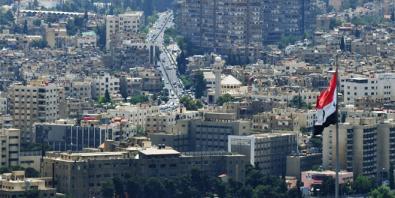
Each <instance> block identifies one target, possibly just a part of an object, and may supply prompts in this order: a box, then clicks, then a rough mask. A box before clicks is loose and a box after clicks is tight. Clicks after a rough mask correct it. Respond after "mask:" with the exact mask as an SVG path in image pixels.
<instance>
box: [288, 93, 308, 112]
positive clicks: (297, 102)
mask: <svg viewBox="0 0 395 198" xmlns="http://www.w3.org/2000/svg"><path fill="white" fill-rule="evenodd" d="M288 106H290V107H293V108H298V109H305V108H307V106H308V105H307V104H306V102H305V101H304V100H303V98H302V96H294V97H293V98H292V99H291V100H290V101H289V104H288Z"/></svg>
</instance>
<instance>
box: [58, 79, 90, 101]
mask: <svg viewBox="0 0 395 198" xmlns="http://www.w3.org/2000/svg"><path fill="white" fill-rule="evenodd" d="M64 94H65V97H70V98H74V99H80V100H87V99H88V100H90V99H92V82H91V81H89V80H84V81H69V82H67V83H64Z"/></svg>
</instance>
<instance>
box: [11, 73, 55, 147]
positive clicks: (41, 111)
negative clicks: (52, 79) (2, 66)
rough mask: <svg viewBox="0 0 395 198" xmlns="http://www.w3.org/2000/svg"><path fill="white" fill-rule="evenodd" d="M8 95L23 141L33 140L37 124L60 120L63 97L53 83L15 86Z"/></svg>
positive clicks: (35, 81) (39, 80)
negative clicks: (33, 131)
mask: <svg viewBox="0 0 395 198" xmlns="http://www.w3.org/2000/svg"><path fill="white" fill-rule="evenodd" d="M8 94H9V99H10V100H9V102H10V113H11V115H12V119H13V121H14V123H13V124H14V127H15V128H18V129H20V130H21V136H22V141H25V142H26V141H27V142H29V141H30V140H31V131H32V126H33V124H34V123H35V122H53V121H55V120H57V119H58V118H59V104H60V101H61V100H62V98H61V97H62V96H61V93H60V88H59V87H58V86H57V85H55V84H53V83H48V82H47V81H45V80H42V79H38V80H34V81H31V82H30V83H29V84H27V85H22V84H15V85H13V86H11V87H10V89H9V93H8Z"/></svg>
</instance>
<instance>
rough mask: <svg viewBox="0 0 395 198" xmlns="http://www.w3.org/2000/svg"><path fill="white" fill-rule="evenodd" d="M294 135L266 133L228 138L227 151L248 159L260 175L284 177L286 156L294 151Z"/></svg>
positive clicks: (295, 144)
mask: <svg viewBox="0 0 395 198" xmlns="http://www.w3.org/2000/svg"><path fill="white" fill-rule="evenodd" d="M296 147H297V143H296V134H295V133H266V134H254V135H250V136H234V135H230V136H228V151H229V152H237V153H240V154H243V155H246V156H247V157H249V160H250V164H251V165H253V166H257V167H258V168H259V169H260V170H261V172H262V173H264V174H271V175H285V171H286V160H287V156H288V155H290V154H291V153H292V152H295V151H296Z"/></svg>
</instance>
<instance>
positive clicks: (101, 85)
mask: <svg viewBox="0 0 395 198" xmlns="http://www.w3.org/2000/svg"><path fill="white" fill-rule="evenodd" d="M106 90H108V92H109V94H110V96H111V95H117V94H119V78H117V77H115V76H111V75H110V74H109V73H103V74H100V75H98V76H96V77H95V78H94V79H93V83H92V97H93V98H94V99H98V98H99V97H101V96H103V97H104V95H105V93H106Z"/></svg>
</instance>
